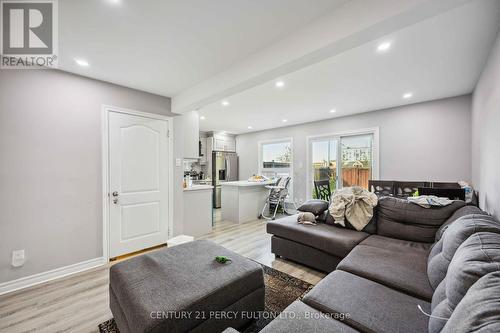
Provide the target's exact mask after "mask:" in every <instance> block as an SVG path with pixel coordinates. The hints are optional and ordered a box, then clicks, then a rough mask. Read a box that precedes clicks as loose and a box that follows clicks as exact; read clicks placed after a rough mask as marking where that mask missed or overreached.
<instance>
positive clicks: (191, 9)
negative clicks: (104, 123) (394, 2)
mask: <svg viewBox="0 0 500 333" xmlns="http://www.w3.org/2000/svg"><path fill="white" fill-rule="evenodd" d="M345 2H346V0H307V1H304V0H238V1H235V0H216V1H213V0H189V1H186V0H168V1H167V0H141V1H139V0H84V1H82V0H61V1H59V45H60V46H59V67H60V69H62V70H64V71H68V72H72V73H77V74H80V75H84V76H88V77H91V78H96V79H100V80H104V81H108V82H113V83H117V84H121V85H124V86H128V87H132V88H136V89H140V90H144V91H148V92H153V93H157V94H160V95H164V96H173V95H174V94H176V93H178V92H179V91H181V90H183V89H185V88H188V87H190V86H192V85H194V84H196V83H198V82H200V81H202V80H205V79H207V78H209V77H211V76H213V75H215V74H216V73H218V72H221V71H222V70H224V69H225V68H227V67H228V66H229V65H231V64H233V63H235V62H237V61H240V60H241V59H243V58H245V57H247V56H249V55H250V54H252V53H254V52H256V51H257V50H259V49H261V48H263V47H265V46H267V45H269V44H271V43H273V42H274V41H276V40H279V39H281V38H283V37H284V36H286V35H288V34H290V33H292V32H293V31H295V30H296V29H298V28H300V27H301V26H303V25H305V24H307V23H309V22H310V21H312V20H314V19H317V18H318V17H320V16H321V15H323V14H324V13H326V12H328V11H331V10H333V9H334V8H336V7H338V6H339V5H341V4H342V3H345ZM75 58H80V59H85V60H86V61H88V62H89V64H90V66H89V67H79V66H78V65H77V64H76V63H75V61H74V59H75Z"/></svg>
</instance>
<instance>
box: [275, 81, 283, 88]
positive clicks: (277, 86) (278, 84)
mask: <svg viewBox="0 0 500 333" xmlns="http://www.w3.org/2000/svg"><path fill="white" fill-rule="evenodd" d="M274 85H275V86H276V88H283V87H284V86H285V82H283V81H277V82H276V83H275V84H274Z"/></svg>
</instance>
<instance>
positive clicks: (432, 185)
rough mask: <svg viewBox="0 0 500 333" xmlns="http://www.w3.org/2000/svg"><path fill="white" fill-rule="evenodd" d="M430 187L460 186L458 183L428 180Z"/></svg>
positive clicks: (456, 187) (457, 187)
mask: <svg viewBox="0 0 500 333" xmlns="http://www.w3.org/2000/svg"><path fill="white" fill-rule="evenodd" d="M429 187H432V188H455V189H459V188H462V187H461V186H460V184H459V183H447V182H430V186H429Z"/></svg>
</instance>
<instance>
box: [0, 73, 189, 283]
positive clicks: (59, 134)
mask: <svg viewBox="0 0 500 333" xmlns="http://www.w3.org/2000/svg"><path fill="white" fill-rule="evenodd" d="M102 104H109V105H115V106H120V107H125V108H130V109H136V110H141V111H144V112H151V113H157V114H164V115H171V113H170V99H169V98H165V97H161V96H156V95H152V94H148V93H144V92H139V91H136V90H133V89H128V88H124V87H120V86H117V85H113V84H108V83H104V82H101V81H96V80H92V79H87V78H84V77H80V76H76V75H71V74H68V73H64V72H60V71H52V70H22V71H14V70H4V71H0V184H1V186H0V282H5V281H9V280H13V279H16V278H20V277H24V276H28V275H32V274H35V273H40V272H44V271H47V270H51V269H54V268H58V267H63V266H67V265H70V264H74V263H78V262H82V261H85V260H89V259H93V258H97V257H101V256H102V217H101V216H102V204H101V199H100V198H101V188H102V187H101V105H102ZM179 123H180V122H178V121H177V120H175V121H174V125H176V126H175V127H177V128H178V124H179ZM175 132H179V131H176V128H174V133H175ZM175 148H176V150H175V152H174V154H175V156H179V157H180V156H181V152H182V144H181V143H175ZM172 163H174V161H172ZM179 169H180V172H181V173H182V168H179ZM175 173H176V175H178V171H177V168H176V169H175ZM181 181H182V176H180V178H179V179H176V180H175V184H177V183H178V184H180V183H181ZM175 184H174V185H175ZM178 187H179V189H180V196H179V190H178V189H176V190H175V197H174V200H175V203H174V206H175V207H182V201H181V200H182V189H181V188H180V185H179V186H178ZM177 211H178V210H175V211H174V213H175V214H176V215H175V218H176V221H182V210H180V211H181V212H180V213H179V212H177ZM178 214H181V215H178ZM179 218H180V220H179ZM174 227H175V228H176V230H174V232H177V233H179V232H180V230H179V229H181V226H180V225H179V223H176V225H175V226H174ZM14 249H25V250H26V257H27V262H26V264H25V265H24V267H20V268H12V267H11V266H10V260H11V252H12V250H14Z"/></svg>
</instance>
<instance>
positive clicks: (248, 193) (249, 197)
mask: <svg viewBox="0 0 500 333" xmlns="http://www.w3.org/2000/svg"><path fill="white" fill-rule="evenodd" d="M272 184H274V181H271V180H268V181H264V182H249V181H247V180H243V181H237V182H225V183H221V188H222V189H221V192H222V193H221V197H222V198H221V201H222V205H221V208H222V219H223V220H225V221H231V222H234V223H245V222H250V221H255V220H256V219H257V218H258V217H259V215H260V213H261V212H262V208H263V207H264V203H265V202H266V198H267V195H268V194H269V190H268V189H267V188H266V186H267V185H272Z"/></svg>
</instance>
